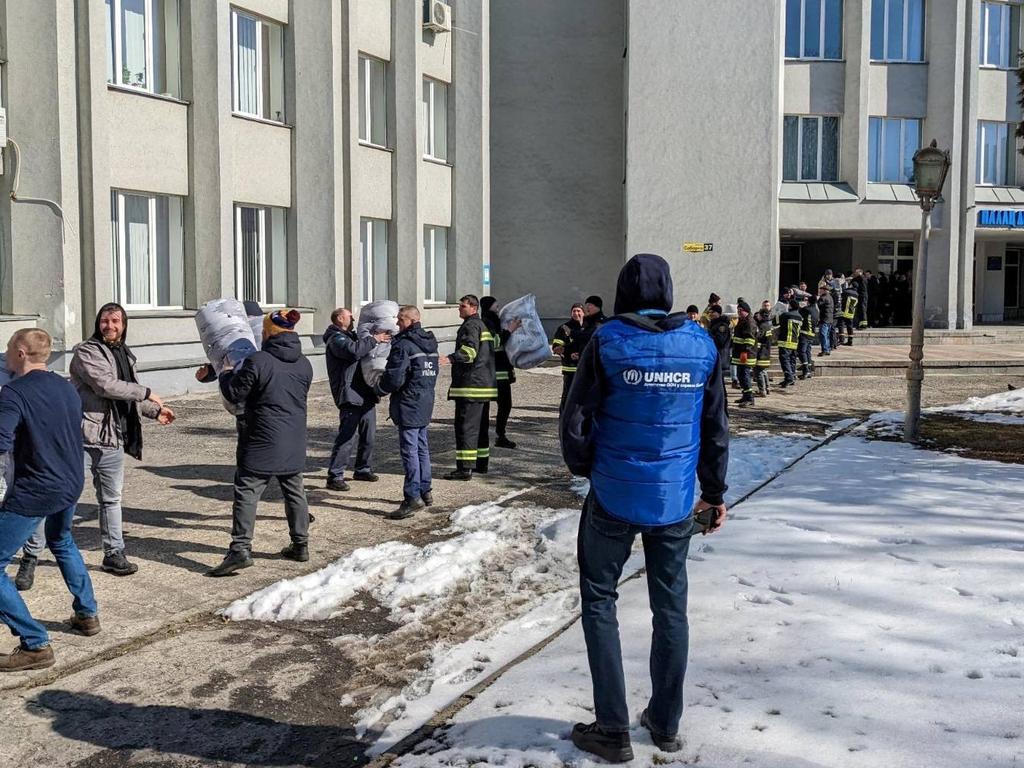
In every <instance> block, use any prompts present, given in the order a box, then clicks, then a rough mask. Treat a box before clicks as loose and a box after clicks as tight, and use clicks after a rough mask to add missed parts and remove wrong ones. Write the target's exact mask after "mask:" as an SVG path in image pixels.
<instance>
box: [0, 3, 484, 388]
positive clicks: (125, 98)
mask: <svg viewBox="0 0 1024 768" xmlns="http://www.w3.org/2000/svg"><path fill="white" fill-rule="evenodd" d="M432 6H438V7H436V8H433V7H432ZM425 12H427V13H430V12H434V13H440V14H442V15H441V17H440V18H438V17H437V16H434V17H430V16H426V17H425V15H424V14H425ZM0 22H2V23H0V35H2V38H0V60H2V77H0V83H2V94H0V105H2V106H3V107H4V108H5V110H6V116H7V127H8V133H9V135H10V137H11V139H13V140H14V141H13V143H12V144H11V145H8V147H6V148H5V149H4V152H3V161H4V168H3V177H2V178H0V183H2V184H3V186H4V191H5V192H9V191H12V190H13V191H15V198H16V199H14V200H11V199H10V197H9V195H6V194H5V195H4V196H3V200H2V202H0V336H2V337H3V338H2V339H0V341H6V338H7V337H8V336H9V335H10V333H11V332H13V330H15V329H16V328H18V327H24V326H26V325H29V326H38V327H42V328H45V329H46V330H48V331H50V333H51V334H53V336H54V338H55V341H56V343H57V346H58V348H59V349H60V350H67V349H70V348H71V347H72V346H73V345H74V344H75V343H76V342H77V341H79V340H81V339H82V338H83V337H86V336H88V335H90V334H91V333H92V324H93V317H94V314H95V310H96V308H97V307H98V306H100V305H102V304H103V303H105V302H107V301H111V300H113V301H119V302H120V303H122V304H124V305H125V306H126V307H127V308H128V310H129V314H130V317H131V323H130V334H129V340H130V342H131V344H132V346H133V349H134V350H135V351H136V354H137V355H138V356H139V359H140V363H141V364H142V367H143V368H144V369H149V370H152V371H160V372H161V374H162V375H164V377H165V378H169V379H175V380H176V381H179V382H187V381H188V380H189V379H188V376H190V369H191V368H192V367H193V366H194V365H195V364H196V362H197V361H198V360H200V359H201V358H202V350H201V347H200V346H199V344H198V337H197V334H196V328H195V323H194V322H193V320H192V316H193V315H194V310H195V309H196V308H197V307H198V306H200V305H201V304H203V303H204V302H205V301H208V300H210V299H213V298H217V297H221V296H237V297H239V298H243V299H254V300H256V301H259V302H260V303H261V304H262V305H263V306H264V307H267V308H270V307H276V306H285V305H287V306H292V307H299V308H301V309H303V310H304V318H303V321H302V324H301V326H300V328H301V331H302V334H303V335H304V336H306V337H308V339H309V346H310V348H311V349H312V347H313V346H314V345H313V340H314V339H316V338H317V337H318V336H319V335H320V334H321V333H322V331H323V329H324V327H326V325H327V324H328V323H329V315H330V311H331V310H332V309H333V308H334V307H336V306H351V307H353V308H357V307H358V306H359V305H360V304H361V303H365V302H366V301H370V300H375V299H381V298H389V299H394V300H396V301H399V302H400V303H409V304H417V305H419V306H422V307H424V308H425V316H424V322H425V323H426V324H429V325H430V326H432V327H434V328H437V329H439V330H440V332H441V336H442V338H443V337H444V336H445V335H446V334H448V333H450V332H451V330H452V329H453V328H454V327H455V326H456V325H457V324H458V322H459V320H458V313H457V310H456V308H455V306H454V304H455V303H456V301H457V299H458V297H459V296H460V295H462V294H463V293H468V292H474V293H479V292H480V289H481V284H482V281H483V279H484V275H485V272H486V270H485V265H486V264H487V261H488V247H489V242H490V237H489V231H488V218H489V200H488V191H489V180H488V169H489V159H488V141H487V136H488V130H489V129H488V107H489V96H488V79H489V76H488V66H489V52H488V31H489V21H488V4H487V2H486V0H484V1H481V0H453V2H451V3H449V4H439V3H433V4H427V6H426V8H425V5H424V3H422V2H419V0H238V1H237V2H229V0H74V1H72V0H4V1H3V2H0ZM452 23H454V24H455V25H457V26H458V28H459V29H460V30H462V31H456V30H454V29H452V30H451V31H444V30H445V28H446V27H448V26H450V25H451V24H452ZM15 184H17V188H16V190H15V189H14V187H15ZM61 363H62V361H61V360H60V359H59V358H58V359H57V360H56V361H55V367H57V368H59V367H60V366H61ZM171 386H174V385H171ZM177 388H178V389H180V388H181V387H180V386H179V387H177Z"/></svg>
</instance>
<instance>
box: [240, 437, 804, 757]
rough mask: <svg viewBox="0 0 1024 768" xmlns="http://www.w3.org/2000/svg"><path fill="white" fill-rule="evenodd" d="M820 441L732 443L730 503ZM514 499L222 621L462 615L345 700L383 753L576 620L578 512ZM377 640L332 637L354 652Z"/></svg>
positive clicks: (464, 513) (635, 563)
mask: <svg viewBox="0 0 1024 768" xmlns="http://www.w3.org/2000/svg"><path fill="white" fill-rule="evenodd" d="M819 442H820V440H819V439H817V438H810V437H807V436H806V435H785V436H779V435H770V434H769V433H767V432H751V433H745V434H744V435H743V436H739V437H734V438H733V440H732V441H731V443H730V461H729V476H728V482H729V486H730V488H729V493H728V495H727V501H730V502H731V501H734V500H736V499H738V498H740V497H741V496H743V495H744V494H746V493H749V492H750V491H751V490H753V489H754V488H756V487H757V486H758V485H760V484H761V483H762V482H764V481H765V480H767V479H768V478H769V477H771V476H772V475H774V474H775V473H777V472H779V471H781V470H782V469H783V468H785V467H786V466H787V465H789V464H790V463H791V462H792V461H794V460H795V459H796V458H798V457H799V456H802V455H804V454H805V453H806V452H807V451H808V450H810V449H811V448H812V447H814V446H815V445H817V444H818V443H819ZM588 486H589V483H588V482H587V481H586V479H584V478H574V480H573V483H572V488H573V490H575V491H577V492H578V493H581V494H582V495H586V488H587V487H588ZM523 493H525V492H524V491H519V492H515V493H511V494H508V495H506V496H504V497H502V498H500V499H498V500H496V501H495V502H490V503H485V504H479V505H473V506H469V507H464V508H462V509H460V510H458V511H456V512H455V513H453V514H452V516H451V520H450V526H449V528H447V529H446V530H445V531H443V532H442V533H444V534H447V535H449V536H450V538H448V539H446V540H444V541H440V542H435V543H432V544H428V545H426V546H424V547H422V548H420V547H416V546H414V545H411V544H405V543H401V542H394V541H392V542H386V543H384V544H379V545H377V546H374V547H367V548H363V549H358V550H355V551H354V552H352V553H351V554H349V555H347V556H346V557H343V558H341V559H339V560H338V561H336V562H334V563H332V564H331V565H328V566H326V567H325V568H322V569H321V570H319V571H316V572H315V573H312V574H309V575H307V576H301V577H298V578H295V579H289V580H286V581H281V582H278V583H276V584H272V585H270V586H269V587H266V588H264V589H262V590H260V591H258V592H256V593H254V594H252V595H250V596H248V597H246V598H243V599H241V600H237V601H235V602H234V603H232V604H231V605H229V606H228V607H227V608H225V609H224V611H223V612H222V614H223V615H224V616H225V617H226V618H228V619H232V620H235V621H241V620H261V621H277V620H285V619H298V620H302V619H309V620H320V619H327V618H331V617H334V616H340V615H343V614H344V613H345V611H346V610H347V609H348V608H350V607H351V605H352V603H353V602H356V601H358V600H359V599H360V595H363V594H367V595H369V596H370V597H371V598H372V601H373V602H375V603H377V604H379V605H381V606H383V607H384V608H385V609H386V610H388V611H389V613H390V618H391V620H392V621H394V622H396V623H397V624H399V625H400V628H399V629H398V630H397V631H396V633H393V634H397V635H401V634H403V633H404V634H407V635H409V636H410V637H413V638H418V637H420V636H431V632H430V627H431V626H432V623H433V622H435V621H438V620H439V619H440V618H441V617H444V616H445V614H447V613H451V612H453V611H457V612H460V613H467V614H471V615H472V619H473V621H476V622H478V623H479V624H480V630H479V631H477V632H476V633H474V634H473V636H471V637H469V638H467V639H465V640H464V641H462V642H457V643H454V644H453V643H452V642H451V641H450V640H441V641H437V640H436V638H437V634H436V633H435V634H433V635H432V636H431V641H430V642H432V643H433V647H432V648H431V649H430V654H429V662H428V663H427V664H426V665H425V668H424V669H422V670H419V671H418V672H417V673H416V674H415V675H414V676H413V678H412V680H411V681H410V682H409V683H408V684H407V685H405V686H404V687H403V689H402V690H401V691H398V692H395V693H392V694H389V695H387V696H385V697H381V698H379V699H372V698H371V699H370V700H369V701H363V702H354V703H355V704H356V705H357V706H359V707H360V711H359V714H358V717H359V722H358V724H357V729H358V731H359V732H360V733H361V734H362V733H367V732H369V733H373V734H379V738H378V739H377V742H376V744H375V747H374V750H373V751H374V752H377V753H379V752H382V751H384V750H385V749H386V748H388V747H390V746H392V745H393V744H394V743H395V742H397V741H398V740H400V739H401V738H403V737H404V736H406V735H408V734H409V733H411V732H412V731H414V730H416V728H418V727H420V726H421V725H422V724H423V723H425V722H427V720H429V719H430V718H431V717H432V716H433V715H434V713H435V712H437V711H439V710H440V709H442V708H443V707H444V706H446V705H447V704H448V703H449V702H451V701H453V700H454V699H455V698H457V697H458V696H459V695H460V694H461V693H462V692H463V691H465V690H467V689H468V688H470V687H472V686H473V685H474V684H475V683H477V682H479V681H480V680H483V679H484V678H485V677H487V676H488V675H490V674H492V673H493V672H495V671H496V670H498V669H500V668H501V667H502V666H504V665H505V664H507V663H508V662H509V661H511V660H512V659H514V658H516V657H517V656H518V655H519V654H521V653H523V652H524V651H526V650H527V649H529V648H531V647H532V646H534V645H536V644H537V643H539V642H540V641H541V640H543V639H544V638H545V637H548V636H549V635H550V634H551V633H552V632H554V631H555V630H557V629H558V628H560V627H562V626H564V624H565V623H566V622H567V621H570V620H572V618H573V617H574V616H575V615H576V612H577V609H578V604H579V597H578V593H577V579H578V576H577V570H576V529H577V526H578V521H579V508H578V507H574V508H572V509H547V508H543V507H535V506H529V505H522V504H518V503H517V501H516V497H517V496H519V495H521V494H523ZM693 556H694V557H695V558H699V557H700V555H699V554H697V553H694V555H693ZM642 564H643V560H642V555H639V556H638V555H635V556H634V557H633V558H632V559H631V561H630V563H629V564H628V565H627V568H626V573H627V575H629V574H633V573H636V571H637V570H638V569H639V568H640V567H641V566H642ZM378 640H379V638H376V637H374V638H357V637H346V638H343V639H342V640H341V641H340V642H342V643H343V644H344V646H345V647H348V648H350V649H351V651H352V653H353V656H358V655H359V654H360V653H363V651H364V649H365V650H366V651H372V650H373V647H374V646H375V645H376V644H377V643H378Z"/></svg>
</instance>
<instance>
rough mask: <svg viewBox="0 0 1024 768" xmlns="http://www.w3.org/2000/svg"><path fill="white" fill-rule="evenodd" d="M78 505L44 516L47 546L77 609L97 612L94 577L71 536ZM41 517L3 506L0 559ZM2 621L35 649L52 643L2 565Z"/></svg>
mask: <svg viewBox="0 0 1024 768" xmlns="http://www.w3.org/2000/svg"><path fill="white" fill-rule="evenodd" d="M75 507H76V505H74V504H72V505H71V506H70V507H68V508H67V509H65V510H64V511H63V512H57V513H56V514H53V515H50V516H49V517H47V518H45V520H46V525H45V529H46V546H47V547H49V548H50V552H52V553H53V557H54V559H55V560H56V561H57V567H58V568H60V575H61V576H63V577H64V583H65V584H66V585H67V587H68V590H69V591H70V592H71V596H72V597H73V598H74V599H73V600H72V603H71V605H72V607H73V608H74V610H75V613H79V614H82V615H84V616H95V615H96V598H95V596H94V595H93V592H92V579H90V578H89V572H88V571H87V570H86V569H85V563H84V562H83V561H82V554H81V552H79V551H78V546H77V545H76V544H75V540H74V539H73V538H72V537H71V521H72V520H73V519H74V516H75ZM40 519H41V518H38V517H26V516H25V515H19V514H16V513H14V512H8V511H6V510H3V509H0V563H4V564H6V563H7V562H8V561H9V560H10V559H11V557H12V556H13V555H14V553H15V552H17V551H18V549H19V548H20V547H21V546H22V545H23V544H24V543H25V542H26V541H28V539H29V537H30V536H31V535H32V533H33V532H34V531H35V530H36V528H37V527H38V525H39V520H40ZM0 621H2V622H3V623H4V624H6V625H7V626H8V627H9V628H10V630H11V634H12V635H16V636H17V637H19V638H21V645H22V647H23V648H27V649H29V650H36V649H37V648H42V647H43V646H44V645H49V644H50V637H49V635H47V634H46V627H44V626H43V625H42V624H40V623H39V622H38V621H36V620H35V619H33V618H32V614H30V613H29V612H28V607H27V606H26V605H25V601H24V600H22V599H21V595H20V594H19V593H18V590H17V589H15V587H14V583H13V582H12V581H11V580H10V578H9V577H8V576H7V573H6V572H5V571H3V570H2V569H0Z"/></svg>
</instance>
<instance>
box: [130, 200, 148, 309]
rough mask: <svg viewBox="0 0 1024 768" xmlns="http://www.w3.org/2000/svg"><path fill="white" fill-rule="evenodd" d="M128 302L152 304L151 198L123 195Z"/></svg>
mask: <svg viewBox="0 0 1024 768" xmlns="http://www.w3.org/2000/svg"><path fill="white" fill-rule="evenodd" d="M124 228H125V231H124V244H125V254H124V260H125V264H124V267H125V294H126V295H125V301H126V302H127V303H128V304H149V303H150V302H151V301H152V298H151V296H150V292H149V278H150V275H149V270H150V253H149V198H148V197H140V196H139V195H125V196H124Z"/></svg>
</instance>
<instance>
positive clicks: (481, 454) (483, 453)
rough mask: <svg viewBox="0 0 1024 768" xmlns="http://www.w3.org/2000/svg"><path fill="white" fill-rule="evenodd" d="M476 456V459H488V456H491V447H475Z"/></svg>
mask: <svg viewBox="0 0 1024 768" xmlns="http://www.w3.org/2000/svg"><path fill="white" fill-rule="evenodd" d="M476 457H477V458H478V459H489V458H491V449H490V448H477V449H476Z"/></svg>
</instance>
